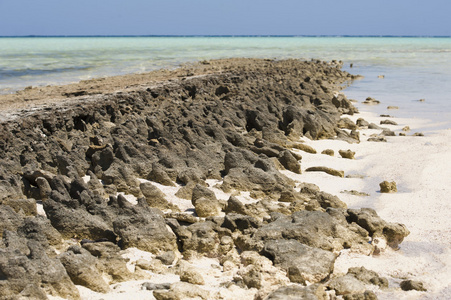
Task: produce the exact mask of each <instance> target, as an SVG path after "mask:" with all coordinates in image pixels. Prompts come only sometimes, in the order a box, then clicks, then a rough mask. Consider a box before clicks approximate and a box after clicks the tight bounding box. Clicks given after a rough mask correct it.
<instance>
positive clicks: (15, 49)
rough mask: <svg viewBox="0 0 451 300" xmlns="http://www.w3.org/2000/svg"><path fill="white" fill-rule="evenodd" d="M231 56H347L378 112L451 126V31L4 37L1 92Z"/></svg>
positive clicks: (361, 91)
mask: <svg viewBox="0 0 451 300" xmlns="http://www.w3.org/2000/svg"><path fill="white" fill-rule="evenodd" d="M226 57H259V58H280V59H282V58H300V59H312V58H316V59H322V60H342V61H343V62H344V64H345V69H347V70H348V71H350V72H351V73H354V74H361V75H364V76H365V79H363V80H361V81H358V82H356V83H355V84H353V85H352V86H351V87H349V88H348V89H347V90H346V94H347V95H348V96H349V97H350V98H355V99H357V100H359V101H363V100H364V99H365V98H366V97H368V96H371V97H375V98H377V99H379V100H381V101H382V104H381V105H380V106H378V107H373V108H372V109H373V110H374V111H376V112H378V113H386V112H385V111H384V110H385V108H386V107H387V106H388V105H396V106H399V107H400V109H399V110H398V111H396V115H397V116H398V115H399V116H414V117H417V118H427V119H431V120H433V121H434V122H437V124H438V125H437V126H435V127H434V129H437V128H447V127H450V126H451V124H450V120H451V99H450V98H451V96H450V95H451V84H449V82H451V38H405V37H404V38H394V37H388V38H385V37H70V38H68V37H58V38H55V37H42V38H0V93H3V94H5V93H11V92H14V91H16V90H18V89H22V88H24V87H26V86H30V85H32V86H39V85H48V84H62V83H69V82H77V81H79V80H85V79H90V78H95V77H103V76H111V75H121V74H127V73H136V72H146V71H151V70H155V69H160V68H167V67H169V68H170V67H176V66H177V65H180V64H182V63H186V62H193V61H197V60H204V59H215V58H226ZM351 63H352V64H353V66H354V67H353V68H352V69H351V68H349V65H350V64H351ZM378 75H385V78H384V79H378V78H377V76H378ZM419 99H425V100H426V101H424V102H419V101H416V100H419ZM426 129H427V128H425V130H426ZM429 129H431V128H429Z"/></svg>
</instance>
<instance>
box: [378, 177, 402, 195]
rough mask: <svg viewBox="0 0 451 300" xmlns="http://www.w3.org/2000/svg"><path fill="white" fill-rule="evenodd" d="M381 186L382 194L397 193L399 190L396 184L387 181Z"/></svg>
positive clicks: (380, 184)
mask: <svg viewBox="0 0 451 300" xmlns="http://www.w3.org/2000/svg"><path fill="white" fill-rule="evenodd" d="M379 186H380V188H381V193H397V192H398V188H397V187H396V182H394V181H392V182H388V181H386V180H384V181H382V182H381V183H379Z"/></svg>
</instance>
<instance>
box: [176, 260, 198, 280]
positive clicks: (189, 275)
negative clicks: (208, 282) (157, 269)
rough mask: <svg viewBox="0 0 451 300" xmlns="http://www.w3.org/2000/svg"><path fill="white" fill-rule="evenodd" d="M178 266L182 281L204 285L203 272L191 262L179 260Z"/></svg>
mask: <svg viewBox="0 0 451 300" xmlns="http://www.w3.org/2000/svg"><path fill="white" fill-rule="evenodd" d="M177 267H178V268H179V272H178V273H179V276H180V281H182V282H188V283H191V284H197V285H204V284H205V280H204V278H203V277H202V274H201V273H200V272H199V271H198V270H196V269H195V268H194V267H193V266H191V264H189V263H188V262H186V261H183V260H182V261H179V263H178V264H177Z"/></svg>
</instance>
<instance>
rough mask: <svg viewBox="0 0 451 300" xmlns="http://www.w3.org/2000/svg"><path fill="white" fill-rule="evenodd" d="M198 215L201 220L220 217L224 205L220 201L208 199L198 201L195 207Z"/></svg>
mask: <svg viewBox="0 0 451 300" xmlns="http://www.w3.org/2000/svg"><path fill="white" fill-rule="evenodd" d="M194 208H195V210H196V214H197V215H198V216H199V217H201V218H207V217H212V216H218V215H219V214H220V213H221V210H222V205H221V203H220V202H219V201H218V200H216V201H215V200H209V199H206V198H200V199H197V201H196V204H195V205H194Z"/></svg>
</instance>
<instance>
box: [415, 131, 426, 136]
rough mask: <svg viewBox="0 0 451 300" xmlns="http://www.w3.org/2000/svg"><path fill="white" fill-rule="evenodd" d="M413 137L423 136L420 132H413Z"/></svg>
mask: <svg viewBox="0 0 451 300" xmlns="http://www.w3.org/2000/svg"><path fill="white" fill-rule="evenodd" d="M413 136H424V134H423V133H422V132H415V133H414V134H413Z"/></svg>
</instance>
